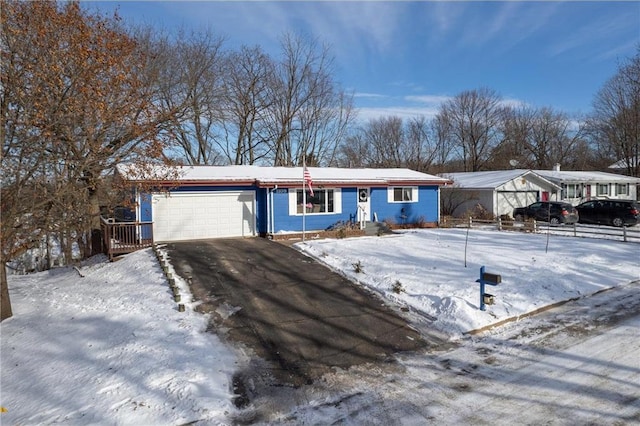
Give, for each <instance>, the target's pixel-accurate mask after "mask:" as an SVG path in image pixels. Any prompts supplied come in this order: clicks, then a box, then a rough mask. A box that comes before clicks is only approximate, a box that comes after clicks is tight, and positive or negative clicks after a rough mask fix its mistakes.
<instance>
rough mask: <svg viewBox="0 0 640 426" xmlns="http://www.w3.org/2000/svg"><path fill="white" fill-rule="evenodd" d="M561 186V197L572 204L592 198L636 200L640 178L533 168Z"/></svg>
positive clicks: (557, 167)
mask: <svg viewBox="0 0 640 426" xmlns="http://www.w3.org/2000/svg"><path fill="white" fill-rule="evenodd" d="M535 172H536V173H538V174H540V175H541V176H544V177H545V178H546V179H549V180H550V181H551V182H553V183H555V184H557V185H560V186H561V187H562V195H561V199H562V200H563V201H567V202H569V203H571V204H573V205H578V204H580V203H582V202H584V201H588V200H592V199H613V200H636V199H637V196H638V185H640V178H634V177H631V176H624V175H619V174H615V173H605V172H597V171H561V170H560V167H559V166H556V167H555V168H554V170H535Z"/></svg>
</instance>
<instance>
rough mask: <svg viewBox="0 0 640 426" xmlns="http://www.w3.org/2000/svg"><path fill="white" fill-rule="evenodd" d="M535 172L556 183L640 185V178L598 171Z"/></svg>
mask: <svg viewBox="0 0 640 426" xmlns="http://www.w3.org/2000/svg"><path fill="white" fill-rule="evenodd" d="M535 172H536V173H537V174H539V175H541V176H544V177H545V178H547V179H549V180H552V181H554V182H580V183H582V182H607V183H608V182H620V183H640V178H634V177H631V176H624V175H618V174H615V173H606V172H597V171H556V170H535Z"/></svg>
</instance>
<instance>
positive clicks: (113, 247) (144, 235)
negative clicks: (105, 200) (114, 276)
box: [101, 218, 153, 260]
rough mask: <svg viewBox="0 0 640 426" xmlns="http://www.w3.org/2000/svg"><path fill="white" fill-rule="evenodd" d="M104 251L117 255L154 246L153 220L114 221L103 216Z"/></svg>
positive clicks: (108, 254)
mask: <svg viewBox="0 0 640 426" xmlns="http://www.w3.org/2000/svg"><path fill="white" fill-rule="evenodd" d="M101 223H102V244H103V250H104V253H105V254H106V255H107V256H109V260H113V258H114V257H115V256H118V255H121V254H126V253H132V252H134V251H136V250H142V249H144V248H147V247H151V246H153V222H113V221H111V220H109V219H104V218H102V220H101Z"/></svg>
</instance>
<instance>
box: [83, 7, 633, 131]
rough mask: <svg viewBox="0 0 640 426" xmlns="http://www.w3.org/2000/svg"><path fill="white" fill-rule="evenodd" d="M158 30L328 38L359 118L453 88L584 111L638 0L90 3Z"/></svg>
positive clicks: (233, 41) (434, 104) (271, 38)
mask: <svg viewBox="0 0 640 426" xmlns="http://www.w3.org/2000/svg"><path fill="white" fill-rule="evenodd" d="M83 4H85V6H87V7H89V8H98V9H99V10H101V11H104V12H111V11H113V10H114V9H115V8H116V7H118V8H119V12H120V15H121V16H122V17H123V18H124V19H125V20H126V21H127V22H134V23H139V24H147V25H152V26H156V27H158V28H163V29H165V30H168V31H172V30H175V29H176V28H178V27H180V26H184V27H193V28H196V29H197V28H206V27H209V28H211V29H212V30H213V32H214V33H216V34H218V35H220V36H224V37H226V39H227V43H226V45H227V47H229V48H236V47H238V46H240V45H243V44H246V45H249V46H254V45H260V46H262V48H263V49H265V50H266V51H267V52H268V53H270V54H272V55H273V56H277V55H278V52H279V47H278V43H279V38H280V37H281V36H282V34H283V33H284V32H286V31H291V32H296V33H301V34H305V35H308V36H312V37H315V38H318V39H319V40H320V41H322V42H325V43H328V44H329V46H330V48H331V53H332V54H333V56H334V57H335V62H334V67H335V77H336V79H337V80H338V81H339V83H340V84H341V85H342V87H343V88H345V89H346V90H348V91H350V92H353V93H354V100H355V104H356V107H358V108H359V110H360V113H359V116H360V118H362V119H367V118H370V117H376V116H380V115H398V116H401V117H407V116H411V115H419V114H422V115H426V116H432V115H433V114H434V112H435V111H437V109H438V105H439V104H440V103H441V102H442V101H443V100H446V99H448V98H449V97H452V96H455V95H457V94H459V93H460V92H462V91H464V90H471V89H478V88H481V87H488V88H491V89H493V90H496V91H497V92H498V93H499V94H500V95H501V96H502V97H503V98H504V99H505V101H507V102H514V103H519V102H520V103H526V104H529V105H532V106H535V107H543V106H550V107H553V108H555V109H558V110H560V111H564V112H567V113H570V114H574V113H576V114H577V113H588V112H590V111H591V102H592V100H593V97H594V95H595V94H596V93H597V91H598V90H599V89H600V88H601V87H602V86H603V84H604V83H605V82H606V81H607V80H608V79H609V78H610V77H612V76H613V75H614V74H615V72H616V70H617V68H618V65H619V63H620V61H622V60H624V59H626V58H628V57H631V56H633V55H634V54H635V53H636V52H637V49H638V46H640V1H633V2H631V1H626V2H613V1H602V2H596V1H589V2H575V1H566V2H551V1H537V2H519V1H511V2H498V1H491V2H472V1H441V2H424V1H422V2H419V1H415V2H409V1H373V2H364V1H306V2H293V1H280V2H275V1H226V2H214V1H199V2H181V1H173V2H168V1H166V2H159V1H146V2H131V1H122V2H91V3H83Z"/></svg>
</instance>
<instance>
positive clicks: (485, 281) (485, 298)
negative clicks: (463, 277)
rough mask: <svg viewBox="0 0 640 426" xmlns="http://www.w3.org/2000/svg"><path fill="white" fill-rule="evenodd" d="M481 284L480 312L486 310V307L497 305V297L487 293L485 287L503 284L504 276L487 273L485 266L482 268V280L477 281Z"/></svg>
mask: <svg viewBox="0 0 640 426" xmlns="http://www.w3.org/2000/svg"><path fill="white" fill-rule="evenodd" d="M476 282H477V283H480V310H481V311H484V310H485V305H493V304H494V303H495V296H494V295H493V294H489V293H485V292H484V286H485V285H498V284H500V283H501V282H502V276H501V275H499V274H492V273H490V272H485V270H484V266H482V267H481V268H480V279H477V280H476Z"/></svg>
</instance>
